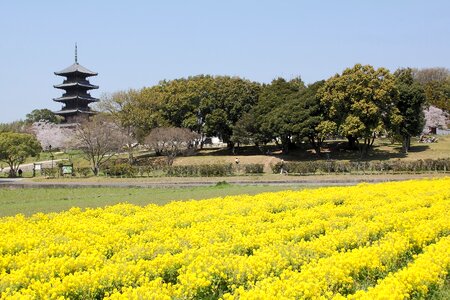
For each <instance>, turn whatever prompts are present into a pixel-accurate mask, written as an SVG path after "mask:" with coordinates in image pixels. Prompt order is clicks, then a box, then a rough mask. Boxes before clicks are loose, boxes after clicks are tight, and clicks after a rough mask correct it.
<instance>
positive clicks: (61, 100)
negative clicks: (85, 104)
mask: <svg viewBox="0 0 450 300" xmlns="http://www.w3.org/2000/svg"><path fill="white" fill-rule="evenodd" d="M75 99H78V100H85V101H89V102H97V101H99V100H98V99H97V98H94V97H82V96H65V97H59V98H54V99H53V101H57V102H64V101H69V100H75Z"/></svg>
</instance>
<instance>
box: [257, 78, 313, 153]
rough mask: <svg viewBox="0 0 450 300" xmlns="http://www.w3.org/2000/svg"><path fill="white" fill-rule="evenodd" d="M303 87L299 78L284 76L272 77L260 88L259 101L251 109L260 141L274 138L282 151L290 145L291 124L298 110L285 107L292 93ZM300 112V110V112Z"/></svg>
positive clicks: (286, 149)
mask: <svg viewBox="0 0 450 300" xmlns="http://www.w3.org/2000/svg"><path fill="white" fill-rule="evenodd" d="M304 89H305V85H304V83H303V81H301V79H300V78H295V79H293V80H290V81H287V80H285V79H284V78H277V79H274V80H273V81H272V82H271V83H270V84H268V85H265V86H264V87H263V88H262V91H261V94H260V97H259V101H258V103H257V105H256V106H255V107H254V108H253V109H252V114H253V116H254V118H255V123H256V124H257V128H256V129H257V132H256V133H255V134H257V135H258V136H259V138H260V141H259V142H261V143H267V142H270V141H272V140H275V141H276V142H277V143H278V142H279V143H281V146H282V149H283V152H284V153H287V152H288V151H289V147H290V146H291V145H292V135H293V132H292V130H293V129H292V125H293V122H295V121H294V120H293V119H296V118H297V116H296V115H294V114H295V113H298V112H299V111H298V110H296V109H294V110H292V109H291V108H287V107H286V103H288V101H289V100H290V99H291V97H292V96H293V95H295V94H296V93H298V92H299V91H302V90H304ZM300 113H301V112H300Z"/></svg>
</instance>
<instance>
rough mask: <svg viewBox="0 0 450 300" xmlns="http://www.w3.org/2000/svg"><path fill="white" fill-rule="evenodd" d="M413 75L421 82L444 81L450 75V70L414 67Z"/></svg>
mask: <svg viewBox="0 0 450 300" xmlns="http://www.w3.org/2000/svg"><path fill="white" fill-rule="evenodd" d="M413 76H414V79H415V80H417V81H418V82H419V83H421V84H426V83H429V82H432V81H437V82H442V81H445V80H447V79H448V78H449V77H450V70H449V69H447V68H424V69H413Z"/></svg>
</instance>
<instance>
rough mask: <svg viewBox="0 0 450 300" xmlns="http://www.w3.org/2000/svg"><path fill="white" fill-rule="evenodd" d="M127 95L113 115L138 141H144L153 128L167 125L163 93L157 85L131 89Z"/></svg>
mask: <svg viewBox="0 0 450 300" xmlns="http://www.w3.org/2000/svg"><path fill="white" fill-rule="evenodd" d="M126 97H127V100H126V101H124V102H123V104H122V106H121V107H120V110H119V111H118V112H117V113H115V114H114V115H113V116H114V118H115V119H118V120H119V124H120V126H121V127H122V128H125V129H127V131H128V132H130V134H132V136H133V137H134V138H135V139H136V140H137V141H139V142H142V141H143V139H144V138H145V136H146V135H147V134H148V133H149V132H150V131H151V130H152V129H153V128H156V127H158V126H164V125H167V123H168V121H166V120H165V118H164V116H163V111H164V103H163V95H162V93H161V92H160V91H158V89H157V88H156V87H152V88H143V89H142V90H139V91H134V90H130V91H128V92H127V95H126ZM116 122H117V121H116Z"/></svg>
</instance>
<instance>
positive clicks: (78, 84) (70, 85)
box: [53, 82, 98, 89]
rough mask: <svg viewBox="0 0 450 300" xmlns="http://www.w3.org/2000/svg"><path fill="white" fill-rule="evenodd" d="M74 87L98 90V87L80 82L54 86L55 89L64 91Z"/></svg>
mask: <svg viewBox="0 0 450 300" xmlns="http://www.w3.org/2000/svg"><path fill="white" fill-rule="evenodd" d="M72 86H82V87H86V88H89V89H98V85H93V84H86V83H80V82H70V83H62V84H57V85H54V86H53V87H55V88H57V89H64V88H66V87H72Z"/></svg>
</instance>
